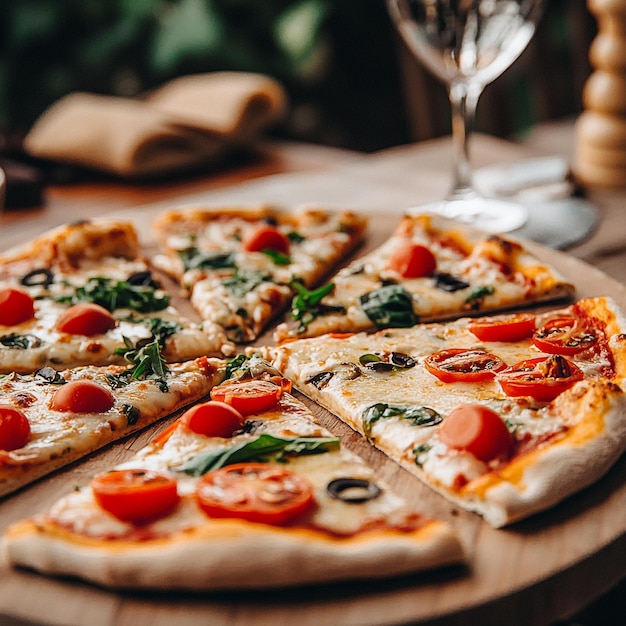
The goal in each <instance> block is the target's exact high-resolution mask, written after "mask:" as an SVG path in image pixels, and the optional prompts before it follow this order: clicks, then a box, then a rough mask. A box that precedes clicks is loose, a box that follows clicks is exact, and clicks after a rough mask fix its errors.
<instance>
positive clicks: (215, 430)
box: [179, 401, 246, 437]
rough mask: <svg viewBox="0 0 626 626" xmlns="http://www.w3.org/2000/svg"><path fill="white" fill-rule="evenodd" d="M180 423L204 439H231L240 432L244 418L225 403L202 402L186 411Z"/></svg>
mask: <svg viewBox="0 0 626 626" xmlns="http://www.w3.org/2000/svg"><path fill="white" fill-rule="evenodd" d="M179 421H180V423H181V424H182V425H183V426H185V427H186V428H188V429H189V430H191V431H192V432H194V433H197V434H199V435H205V436H206V437H232V436H233V433H235V432H237V431H238V430H241V429H242V428H243V426H244V424H245V423H246V418H245V417H244V416H243V415H242V414H241V413H240V412H239V411H238V410H237V409H235V408H234V407H232V406H230V405H229V404H226V403H225V402H215V401H213V402H203V403H202V404H196V405H195V406H193V407H191V408H190V409H187V410H186V411H185V412H184V413H183V414H182V416H181V418H180V420H179Z"/></svg>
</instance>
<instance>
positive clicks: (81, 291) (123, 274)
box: [0, 220, 233, 373]
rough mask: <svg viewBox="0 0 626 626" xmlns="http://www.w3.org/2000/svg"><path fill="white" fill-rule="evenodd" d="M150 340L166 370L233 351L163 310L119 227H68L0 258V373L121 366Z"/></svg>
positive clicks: (126, 229)
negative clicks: (128, 353)
mask: <svg viewBox="0 0 626 626" xmlns="http://www.w3.org/2000/svg"><path fill="white" fill-rule="evenodd" d="M154 339H157V340H158V341H159V342H160V347H161V351H162V354H163V355H164V357H165V358H166V360H168V361H170V362H176V361H184V360H187V359H193V358H196V357H199V356H202V355H210V356H222V355H224V354H232V353H233V345H232V344H231V343H230V342H229V341H228V340H227V338H226V335H225V333H224V332H223V330H222V329H221V328H220V327H219V326H217V325H216V324H211V323H210V322H205V323H203V324H196V323H193V322H191V321H190V320H189V319H187V318H186V317H184V316H182V315H181V314H180V313H179V312H178V311H177V310H176V309H175V308H174V307H173V306H172V305H171V301H170V296H169V295H168V294H167V293H166V292H165V291H164V290H163V289H162V288H161V286H160V284H159V283H158V281H156V280H155V278H154V277H153V275H152V272H151V271H150V268H149V267H148V265H147V264H146V262H145V261H144V260H143V258H142V257H141V256H140V253H139V243H138V238H137V233H136V231H135V228H134V226H133V225H132V224H130V223H129V222H123V221H104V220H102V221H89V222H76V223H74V224H69V225H66V226H62V227H60V228H57V229H55V230H53V231H50V232H48V233H45V234H44V235H42V236H41V237H39V238H37V239H35V240H33V241H31V242H29V243H27V244H25V245H23V246H20V247H18V248H15V249H13V250H10V251H8V252H7V253H5V254H3V255H1V256H0V372H4V373H8V372H12V371H15V372H20V373H26V372H33V371H35V370H36V369H38V368H40V367H44V366H48V367H54V368H55V369H65V368H67V367H76V366H78V365H106V364H112V363H124V362H125V361H124V353H125V352H126V351H127V350H128V349H129V348H133V347H135V346H137V345H141V344H144V343H147V342H150V341H153V340H154Z"/></svg>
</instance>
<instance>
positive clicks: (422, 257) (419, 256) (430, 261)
mask: <svg viewBox="0 0 626 626" xmlns="http://www.w3.org/2000/svg"><path fill="white" fill-rule="evenodd" d="M387 267H388V268H389V269H390V270H393V271H394V272H397V273H398V274H400V276H402V277H403V278H421V277H422V276H430V275H431V274H432V273H433V272H434V271H435V269H436V268H437V259H436V258H435V255H434V254H433V253H432V252H431V251H430V250H429V249H428V248H427V247H426V246H423V245H421V244H419V243H413V242H412V241H409V240H407V241H406V242H404V243H402V244H400V245H399V246H397V247H396V248H395V249H394V251H393V252H392V253H391V256H390V257H389V261H388V263H387Z"/></svg>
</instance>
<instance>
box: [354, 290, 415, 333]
mask: <svg viewBox="0 0 626 626" xmlns="http://www.w3.org/2000/svg"><path fill="white" fill-rule="evenodd" d="M359 304H360V305H361V309H362V310H363V312H364V313H365V315H367V317H368V318H369V319H370V321H371V322H372V324H374V326H376V328H409V327H410V326H415V324H417V323H418V322H419V317H418V316H417V315H416V314H415V312H414V311H413V299H412V297H411V294H410V293H409V292H408V291H406V289H404V287H402V285H397V284H393V285H384V286H383V287H379V288H378V289H375V290H374V291H370V292H369V293H365V294H363V295H362V296H361V297H360V298H359Z"/></svg>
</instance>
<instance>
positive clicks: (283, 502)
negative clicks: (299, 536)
mask: <svg viewBox="0 0 626 626" xmlns="http://www.w3.org/2000/svg"><path fill="white" fill-rule="evenodd" d="M196 495H197V498H198V504H199V506H200V508H201V509H202V510H203V511H204V512H205V513H206V514H207V515H209V516H210V517H229V518H238V519H244V520H248V521H250V522H257V523H261V524H272V525H274V526H285V525H286V524H289V523H291V522H294V521H295V520H296V519H297V518H298V517H300V516H302V515H303V514H304V513H306V512H307V511H308V510H309V509H310V508H311V506H312V505H313V503H314V497H313V486H312V485H311V483H309V481H308V480H306V479H305V478H303V477H302V476H299V475H298V474H295V473H293V472H291V471H289V470H288V469H285V468H283V467H277V466H275V465H269V464H266V463H237V464H235V465H228V466H226V467H222V468H221V469H218V470H216V471H214V472H209V473H208V474H205V475H204V476H203V477H202V478H201V479H200V480H199V482H198V485H197V487H196Z"/></svg>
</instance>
